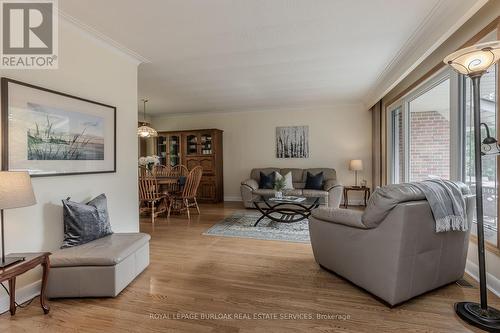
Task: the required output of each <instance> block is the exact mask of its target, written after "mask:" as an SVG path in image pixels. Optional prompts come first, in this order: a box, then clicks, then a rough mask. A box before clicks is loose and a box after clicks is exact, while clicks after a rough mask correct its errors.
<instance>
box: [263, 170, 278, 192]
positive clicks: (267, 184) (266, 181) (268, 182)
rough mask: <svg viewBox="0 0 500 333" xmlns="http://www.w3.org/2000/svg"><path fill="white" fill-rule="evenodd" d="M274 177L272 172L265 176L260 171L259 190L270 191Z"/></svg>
mask: <svg viewBox="0 0 500 333" xmlns="http://www.w3.org/2000/svg"><path fill="white" fill-rule="evenodd" d="M275 175H276V174H275V173H274V172H271V173H270V174H268V175H266V174H264V173H263V172H262V171H261V172H260V181H259V188H263V189H271V190H272V189H273V188H274V180H275V179H274V177H275Z"/></svg>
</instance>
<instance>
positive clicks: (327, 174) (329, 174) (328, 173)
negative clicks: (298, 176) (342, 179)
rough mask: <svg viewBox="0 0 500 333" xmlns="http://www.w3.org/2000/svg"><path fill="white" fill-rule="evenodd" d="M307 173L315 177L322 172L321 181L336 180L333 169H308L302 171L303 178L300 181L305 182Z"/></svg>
mask: <svg viewBox="0 0 500 333" xmlns="http://www.w3.org/2000/svg"><path fill="white" fill-rule="evenodd" d="M307 172H310V173H311V174H313V175H317V174H318V173H320V172H323V180H324V181H326V180H329V179H337V173H336V172H335V169H331V168H310V169H304V176H303V178H302V181H303V182H305V181H306V179H307Z"/></svg>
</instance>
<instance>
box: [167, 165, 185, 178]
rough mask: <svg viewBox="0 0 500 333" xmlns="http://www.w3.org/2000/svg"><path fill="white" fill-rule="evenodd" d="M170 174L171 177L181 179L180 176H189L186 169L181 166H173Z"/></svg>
mask: <svg viewBox="0 0 500 333" xmlns="http://www.w3.org/2000/svg"><path fill="white" fill-rule="evenodd" d="M170 172H171V175H172V176H175V177H182V176H184V177H187V175H188V174H189V170H188V168H186V167H185V166H184V165H182V164H178V165H176V166H173V167H172V169H171V171H170Z"/></svg>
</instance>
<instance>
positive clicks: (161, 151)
mask: <svg viewBox="0 0 500 333" xmlns="http://www.w3.org/2000/svg"><path fill="white" fill-rule="evenodd" d="M156 151H157V155H158V157H159V158H160V164H162V165H166V162H167V137H166V136H163V135H160V136H158V137H157V138H156Z"/></svg>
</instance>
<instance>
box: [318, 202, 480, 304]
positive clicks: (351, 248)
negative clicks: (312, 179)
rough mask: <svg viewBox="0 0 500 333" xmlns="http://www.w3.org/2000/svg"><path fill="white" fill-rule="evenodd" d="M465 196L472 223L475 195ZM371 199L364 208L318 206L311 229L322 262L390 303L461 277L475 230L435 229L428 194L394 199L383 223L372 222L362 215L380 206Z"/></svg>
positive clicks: (368, 213)
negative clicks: (392, 206) (408, 198)
mask: <svg viewBox="0 0 500 333" xmlns="http://www.w3.org/2000/svg"><path fill="white" fill-rule="evenodd" d="M464 197H465V202H466V208H467V221H468V223H469V226H470V225H471V222H472V212H473V210H474V203H475V201H474V196H471V195H464ZM372 199H373V197H372ZM372 199H371V200H370V203H369V204H368V207H367V210H366V211H365V212H364V213H363V212H361V211H354V210H347V209H330V208H318V209H316V210H313V212H312V216H311V217H310V218H309V232H310V237H311V245H312V248H313V252H314V257H315V259H316V262H318V264H320V265H321V266H322V267H324V268H326V269H328V270H330V271H333V272H335V273H336V274H338V275H340V276H342V277H344V278H346V279H347V280H349V281H351V282H352V283H354V284H356V285H358V286H359V287H361V288H363V289H365V290H367V291H368V292H370V293H372V294H374V295H375V296H377V297H379V298H380V299H382V300H384V301H385V302H387V303H388V304H389V305H391V306H394V305H396V304H399V303H402V302H404V301H406V300H408V299H410V298H412V297H415V296H418V295H420V294H423V293H425V292H427V291H430V290H433V289H435V288H438V287H441V286H443V285H446V284H448V283H451V282H454V281H457V280H459V279H461V278H462V276H463V274H464V269H465V263H466V259H467V249H468V243H469V232H470V231H467V232H463V231H450V232H441V233H436V232H435V222H434V218H433V215H432V211H431V209H430V206H429V204H428V202H427V201H425V200H419V201H410V202H401V203H395V207H394V208H393V209H392V210H391V211H390V212H389V213H388V215H386V216H385V217H384V218H383V220H382V221H381V223H380V224H378V225H370V226H367V225H366V224H367V223H366V220H368V219H364V218H363V215H364V214H365V216H366V215H370V214H371V215H372V216H374V215H376V214H377V213H379V212H380V210H378V211H377V209H378V208H377V207H376V205H374V203H373V202H372ZM370 205H372V206H370ZM372 213H374V214H372ZM469 230H470V228H469Z"/></svg>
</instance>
